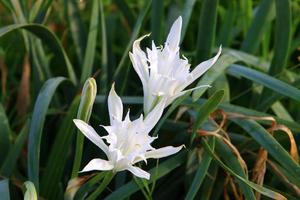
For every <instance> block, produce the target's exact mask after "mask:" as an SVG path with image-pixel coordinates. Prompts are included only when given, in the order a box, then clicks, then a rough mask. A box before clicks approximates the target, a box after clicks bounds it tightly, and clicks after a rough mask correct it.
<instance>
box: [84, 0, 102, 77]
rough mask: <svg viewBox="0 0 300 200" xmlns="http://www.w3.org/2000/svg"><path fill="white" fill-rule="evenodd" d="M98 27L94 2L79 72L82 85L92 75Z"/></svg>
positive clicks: (95, 1) (97, 11)
mask: <svg viewBox="0 0 300 200" xmlns="http://www.w3.org/2000/svg"><path fill="white" fill-rule="evenodd" d="M98 25H99V1H98V0H94V1H93V8H92V13H91V18H90V28H89V33H88V40H87V45H86V48H85V54H84V60H83V66H82V72H81V79H80V81H81V83H83V82H84V81H85V80H86V79H87V78H88V77H90V76H91V74H92V70H93V64H94V59H95V53H96V44H97V34H98Z"/></svg>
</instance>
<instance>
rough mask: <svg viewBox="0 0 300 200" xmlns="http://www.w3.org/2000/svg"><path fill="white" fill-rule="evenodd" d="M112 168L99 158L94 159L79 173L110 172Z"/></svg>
mask: <svg viewBox="0 0 300 200" xmlns="http://www.w3.org/2000/svg"><path fill="white" fill-rule="evenodd" d="M113 168H114V166H113V165H112V164H111V163H110V162H109V161H107V160H102V159H100V158H95V159H93V160H91V161H90V162H89V163H88V164H87V165H86V166H85V167H84V168H83V170H82V171H80V172H88V171H94V170H97V171H108V170H112V169H113Z"/></svg>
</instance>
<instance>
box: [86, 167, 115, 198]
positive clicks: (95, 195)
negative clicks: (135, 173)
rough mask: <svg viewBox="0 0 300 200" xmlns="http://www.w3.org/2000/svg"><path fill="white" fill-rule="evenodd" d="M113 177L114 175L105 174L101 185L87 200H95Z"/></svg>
mask: <svg viewBox="0 0 300 200" xmlns="http://www.w3.org/2000/svg"><path fill="white" fill-rule="evenodd" d="M114 176H115V173H113V172H107V174H106V175H105V177H104V179H103V181H102V183H101V185H100V186H99V187H98V188H97V189H96V190H95V191H94V192H93V193H92V194H91V195H90V196H89V197H88V198H87V200H95V199H97V197H98V196H99V195H100V194H101V193H102V192H103V191H104V189H105V188H106V187H107V186H108V184H109V183H110V182H111V180H112V179H113V177H114Z"/></svg>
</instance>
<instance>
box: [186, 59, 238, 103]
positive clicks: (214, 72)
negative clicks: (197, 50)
mask: <svg viewBox="0 0 300 200" xmlns="http://www.w3.org/2000/svg"><path fill="white" fill-rule="evenodd" d="M236 61H238V58H237V57H236V56H235V55H231V54H223V55H222V56H221V57H220V58H219V59H218V61H217V62H216V63H215V64H214V66H213V67H212V68H210V69H209V70H208V72H206V73H205V75H204V76H203V77H202V78H201V80H200V81H199V82H198V84H197V86H200V85H210V84H212V83H213V82H214V81H215V80H216V79H217V78H218V77H219V76H220V75H221V74H222V73H223V72H224V70H225V69H226V68H227V67H228V66H229V65H231V64H232V63H235V62H236ZM206 90H207V88H204V89H202V90H195V91H194V92H193V95H192V96H193V100H194V101H197V100H198V99H199V98H200V97H201V95H202V94H203V93H204V92H205V91H206Z"/></svg>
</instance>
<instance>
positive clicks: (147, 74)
mask: <svg viewBox="0 0 300 200" xmlns="http://www.w3.org/2000/svg"><path fill="white" fill-rule="evenodd" d="M181 26H182V18H181V17H179V18H178V19H177V20H176V21H175V22H174V23H173V25H172V27H171V29H170V32H169V35H168V37H167V40H166V42H165V45H164V47H163V48H162V47H156V46H155V44H154V42H153V41H152V49H149V48H147V49H146V52H144V51H143V50H142V49H141V48H140V42H141V41H142V40H143V39H144V38H145V37H147V36H149V35H145V36H143V37H141V38H139V39H137V40H136V41H135V42H134V43H133V48H132V52H130V53H129V56H130V59H131V62H132V65H133V67H134V69H135V71H136V73H137V74H138V76H139V78H140V79H141V81H142V84H143V91H144V112H145V113H148V112H149V111H150V110H151V109H153V108H154V107H155V105H156V104H157V102H158V99H166V104H165V106H168V105H169V104H170V103H172V102H173V101H174V100H175V99H176V98H177V97H179V96H181V95H183V94H184V93H185V92H187V91H189V90H185V91H184V89H185V88H186V87H187V86H188V85H190V84H191V83H192V82H194V81H195V80H196V79H197V78H199V77H200V76H201V75H202V74H204V73H205V72H206V71H207V70H208V69H209V68H210V67H211V66H213V64H214V63H215V62H216V61H217V59H218V57H219V56H220V54H221V47H220V49H219V51H218V53H217V55H216V56H215V57H213V58H211V59H209V60H206V61H204V62H202V63H200V64H199V65H197V66H196V67H195V68H194V69H193V70H192V71H191V72H190V64H189V63H188V60H187V58H185V57H183V58H181V57H180V53H179V49H180V48H179V42H180V35H181ZM199 87H201V86H199ZM199 87H197V88H199ZM202 87H203V86H202ZM204 87H205V86H204ZM206 87H207V86H206ZM193 89H196V88H193ZM193 89H191V90H193Z"/></svg>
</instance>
